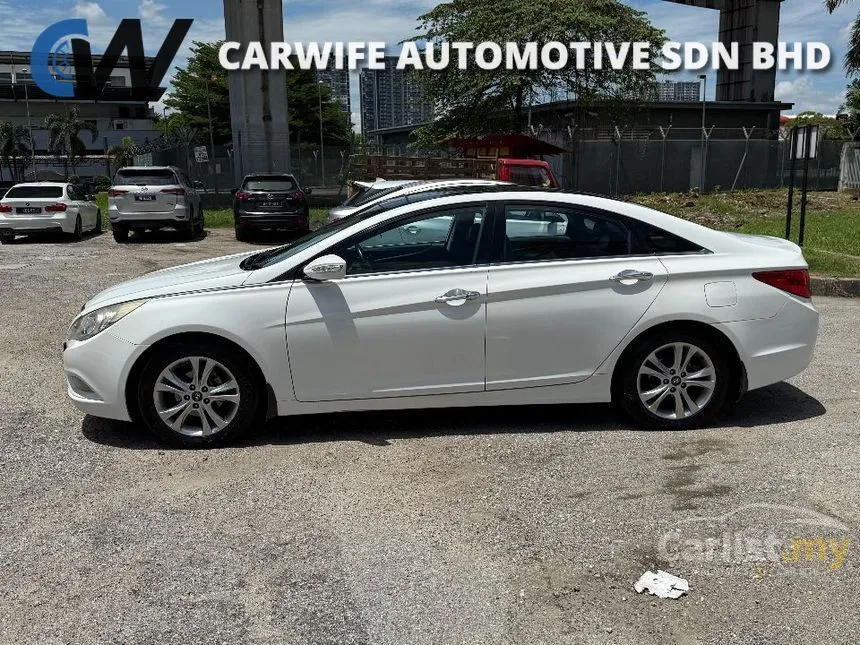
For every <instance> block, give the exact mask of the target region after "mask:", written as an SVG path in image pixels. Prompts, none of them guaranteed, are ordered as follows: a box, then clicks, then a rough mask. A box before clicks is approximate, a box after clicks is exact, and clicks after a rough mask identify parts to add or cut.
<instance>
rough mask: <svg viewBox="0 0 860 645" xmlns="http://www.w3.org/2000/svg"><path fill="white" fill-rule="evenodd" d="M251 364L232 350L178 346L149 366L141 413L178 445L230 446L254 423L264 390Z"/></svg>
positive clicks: (160, 434)
mask: <svg viewBox="0 0 860 645" xmlns="http://www.w3.org/2000/svg"><path fill="white" fill-rule="evenodd" d="M247 364H248V360H247V358H246V357H243V356H241V355H240V354H239V352H237V351H234V350H231V349H229V348H227V347H221V346H217V345H213V346H208V345H202V344H188V343H184V344H177V345H171V346H168V347H165V348H164V349H162V350H161V351H158V352H157V353H156V354H155V355H154V356H153V357H152V358H151V359H150V360H149V361H148V362H147V364H146V365H145V366H144V368H143V371H142V372H141V377H140V381H139V384H138V410H139V411H140V414H141V417H142V418H143V421H144V422H145V423H146V425H147V426H148V427H149V429H150V430H152V431H153V432H154V433H155V434H156V435H157V436H158V437H160V438H161V439H163V440H165V441H167V442H168V443H171V444H173V445H177V446H182V447H187V448H199V447H215V446H219V445H224V444H226V443H228V442H230V441H232V440H234V439H235V438H236V437H238V436H239V435H241V434H243V433H244V432H246V431H247V430H248V429H249V427H250V426H251V424H252V423H253V422H254V419H255V418H256V413H257V407H258V403H259V395H258V388H257V387H256V384H255V380H254V377H253V374H252V373H251V372H250V371H249V370H248V367H247Z"/></svg>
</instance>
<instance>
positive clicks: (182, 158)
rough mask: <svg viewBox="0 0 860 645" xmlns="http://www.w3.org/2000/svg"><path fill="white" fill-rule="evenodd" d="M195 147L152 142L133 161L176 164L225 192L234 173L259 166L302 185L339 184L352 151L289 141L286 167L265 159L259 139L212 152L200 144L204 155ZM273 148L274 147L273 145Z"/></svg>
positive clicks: (233, 180)
mask: <svg viewBox="0 0 860 645" xmlns="http://www.w3.org/2000/svg"><path fill="white" fill-rule="evenodd" d="M240 141H241V140H240ZM199 147H200V145H199V144H195V143H176V142H170V144H169V145H161V146H159V145H152V146H149V147H148V148H147V149H143V148H141V149H139V150H138V154H136V155H135V164H139V165H165V166H178V167H179V168H182V169H183V170H185V171H186V172H187V173H188V175H189V176H190V177H191V179H193V180H198V181H202V182H203V183H204V185H205V186H206V187H207V189H209V190H213V191H217V192H229V190H230V189H232V188H235V187H236V186H235V184H236V177H241V176H243V175H245V174H247V173H249V172H253V171H259V170H261V169H262V168H270V169H271V170H272V171H277V172H291V173H293V174H294V175H295V176H296V178H297V179H298V180H299V183H301V184H302V185H304V186H315V187H316V186H330V187H332V186H340V185H342V184H343V182H344V178H345V174H346V169H347V167H348V165H349V156H350V154H351V152H352V151H351V150H350V148H343V147H335V146H324V148H323V149H320V146H319V144H296V143H293V144H291V145H290V160H291V162H290V164H289V166H290V167H289V168H287V167H281V166H282V165H286V164H281V163H277V162H272V163H269V162H266V161H265V159H264V158H265V157H266V155H267V153H268V152H269V148H268V146H267V145H265V144H263V143H262V142H250V143H249V142H247V141H245V142H244V144H243V145H242V146H241V148H240V150H239V151H238V152H234V150H233V147H232V146H215V154H214V155H213V154H212V152H211V150H212V149H211V148H210V147H209V146H203V147H204V148H205V149H206V158H205V159H202V158H199V157H198V156H197V154H196V152H195V148H199ZM274 150H275V151H276V152H277V151H278V148H277V145H276V146H274ZM281 152H283V151H282V150H281ZM276 156H279V155H276Z"/></svg>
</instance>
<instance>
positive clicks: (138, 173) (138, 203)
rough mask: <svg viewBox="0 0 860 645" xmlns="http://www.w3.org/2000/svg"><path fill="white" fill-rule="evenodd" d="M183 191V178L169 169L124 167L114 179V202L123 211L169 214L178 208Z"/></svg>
mask: <svg viewBox="0 0 860 645" xmlns="http://www.w3.org/2000/svg"><path fill="white" fill-rule="evenodd" d="M179 188H182V186H181V184H180V183H179V179H178V178H177V177H176V174H175V173H174V172H173V171H172V170H171V169H169V168H122V169H120V170H118V171H117V173H116V175H115V177H114V185H113V187H112V190H111V192H112V193H114V194H115V196H113V197H111V199H113V200H114V203H115V204H116V206H117V208H118V209H119V210H120V212H124V213H166V212H172V211H173V210H174V209H175V208H176V201H177V199H178V198H179V197H180V195H177V194H176V193H177V192H178V190H177V189H179ZM165 191H171V192H165Z"/></svg>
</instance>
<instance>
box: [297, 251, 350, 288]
mask: <svg viewBox="0 0 860 645" xmlns="http://www.w3.org/2000/svg"><path fill="white" fill-rule="evenodd" d="M304 274H305V277H306V278H308V279H309V280H316V281H317V282H323V281H325V280H339V279H341V278H344V277H346V260H344V259H343V258H342V257H340V256H339V255H324V256H322V257H320V258H317V259H316V260H312V261H311V262H310V264H308V265H307V266H306V267H305V270H304Z"/></svg>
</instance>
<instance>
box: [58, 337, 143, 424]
mask: <svg viewBox="0 0 860 645" xmlns="http://www.w3.org/2000/svg"><path fill="white" fill-rule="evenodd" d="M147 347H148V346H146V345H135V344H133V343H129V342H128V341H125V340H122V339H121V338H117V337H116V336H113V335H112V334H111V333H110V330H106V331H103V332H102V333H100V334H97V335H96V336H94V337H93V338H90V339H89V340H84V341H74V340H71V341H68V342H67V343H66V344H65V349H64V350H63V368H64V369H65V372H66V382H67V386H68V395H69V398H70V399H71V400H72V403H73V404H74V406H75V407H76V408H78V410H80V411H81V412H83V413H84V414H91V415H93V416H96V417H102V418H105V419H116V420H119V421H131V415H130V413H129V409H128V404H127V402H126V399H125V385H126V382H127V381H128V375H129V372H130V371H131V366H132V365H134V363H135V362H136V361H137V359H138V358H139V357H140V355H141V354H143V352H144V351H146V349H147Z"/></svg>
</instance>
